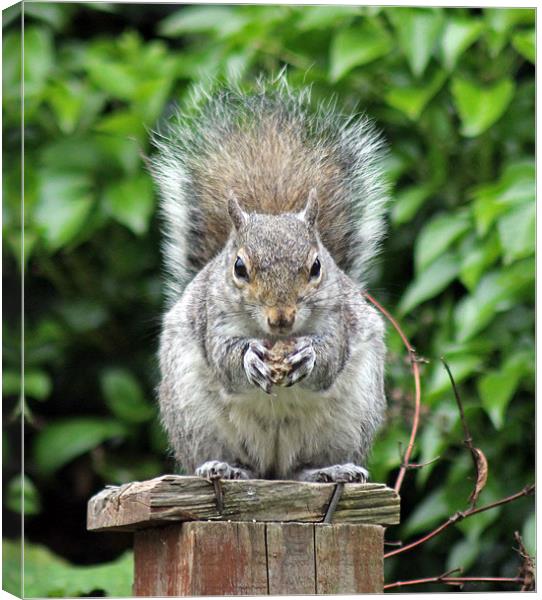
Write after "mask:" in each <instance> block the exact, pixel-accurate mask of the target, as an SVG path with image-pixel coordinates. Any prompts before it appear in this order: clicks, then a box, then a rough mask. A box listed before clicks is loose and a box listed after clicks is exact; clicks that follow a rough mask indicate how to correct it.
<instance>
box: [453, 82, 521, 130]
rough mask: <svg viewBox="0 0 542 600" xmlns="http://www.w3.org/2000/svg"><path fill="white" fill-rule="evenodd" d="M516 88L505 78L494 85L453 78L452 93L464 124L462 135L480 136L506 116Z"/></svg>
mask: <svg viewBox="0 0 542 600" xmlns="http://www.w3.org/2000/svg"><path fill="white" fill-rule="evenodd" d="M515 89H516V86H515V83H514V82H513V81H512V80H511V79H501V80H500V81H497V82H496V83H494V84H493V85H490V86H481V85H479V84H478V83H475V82H473V81H468V80H467V79H462V78H459V77H455V78H454V79H452V83H451V91H452V96H453V99H454V103H455V105H456V108H457V112H458V113H459V117H460V119H461V123H462V127H461V133H462V134H463V135H464V136H466V137H476V136H478V135H480V134H481V133H483V132H484V131H486V130H487V129H489V128H490V127H491V126H492V125H493V124H494V123H495V122H497V121H498V120H499V119H500V118H501V117H502V115H503V114H504V113H505V111H506V109H507V108H508V105H509V104H510V102H511V101H512V98H513V96H514V91H515Z"/></svg>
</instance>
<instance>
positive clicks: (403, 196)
mask: <svg viewBox="0 0 542 600" xmlns="http://www.w3.org/2000/svg"><path fill="white" fill-rule="evenodd" d="M433 192H434V186H433V185H432V184H425V185H412V186H409V187H406V188H404V189H403V190H401V191H400V192H398V193H397V195H396V197H395V201H394V203H393V208H392V212H391V220H392V222H393V223H394V224H395V225H402V224H403V223H408V222H409V221H410V220H411V219H412V217H414V216H415V215H416V213H417V212H418V210H419V209H420V208H421V207H422V206H423V204H424V203H425V202H426V201H427V200H428V199H429V198H430V197H431V194H432V193H433Z"/></svg>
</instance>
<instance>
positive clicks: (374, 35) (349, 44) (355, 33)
mask: <svg viewBox="0 0 542 600" xmlns="http://www.w3.org/2000/svg"><path fill="white" fill-rule="evenodd" d="M392 48H393V42H392V39H391V37H390V35H389V34H388V32H387V31H386V30H385V29H384V28H383V27H382V26H380V25H377V24H376V22H375V21H372V20H371V21H370V20H367V19H366V20H364V21H363V22H362V23H361V24H360V25H358V26H356V27H352V28H350V29H342V30H339V31H338V33H337V34H336V35H335V36H334V37H333V40H332V41H331V47H330V79H331V81H332V82H336V81H338V80H339V79H341V78H342V77H344V76H345V75H346V74H347V73H348V72H350V71H351V70H352V69H353V68H354V67H357V66H360V65H366V64H367V63H370V62H372V61H373V60H375V59H377V58H380V57H381V56H385V55H386V54H388V53H389V52H390V51H391V50H392Z"/></svg>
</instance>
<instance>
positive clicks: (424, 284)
mask: <svg viewBox="0 0 542 600" xmlns="http://www.w3.org/2000/svg"><path fill="white" fill-rule="evenodd" d="M458 271H459V263H458V260H457V257H456V256H455V255H453V254H450V253H446V254H443V255H442V256H440V257H439V258H437V259H436V260H435V261H434V262H433V263H431V264H430V265H429V267H427V269H425V271H423V272H421V273H420V274H419V275H417V276H416V279H415V280H414V281H413V282H412V283H411V284H410V285H409V286H408V288H407V290H406V292H405V294H404V296H403V298H402V299H401V302H400V304H399V312H400V314H402V315H404V314H406V313H408V312H409V311H411V310H412V309H413V308H415V307H416V306H418V304H421V303H422V302H425V301H426V300H429V299H430V298H433V297H434V296H436V295H437V294H439V293H440V292H442V290H444V289H445V288H446V287H447V286H448V285H449V284H450V283H451V282H452V281H453V280H454V279H455V278H456V276H457V273H458Z"/></svg>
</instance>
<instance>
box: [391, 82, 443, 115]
mask: <svg viewBox="0 0 542 600" xmlns="http://www.w3.org/2000/svg"><path fill="white" fill-rule="evenodd" d="M445 81H446V73H445V72H444V71H442V70H437V71H435V73H434V75H433V76H432V77H431V78H430V79H429V80H428V81H427V82H426V83H421V84H418V85H410V86H404V87H398V86H397V87H393V88H392V89H391V90H390V91H389V92H387V93H386V95H385V96H384V99H385V100H386V102H387V103H388V104H389V105H390V106H392V107H393V108H396V109H397V110H399V111H401V112H402V113H403V114H405V115H406V116H407V117H408V118H409V119H411V120H412V121H416V120H417V119H418V118H419V117H420V115H421V114H422V112H423V109H424V108H425V107H426V105H427V103H428V102H429V101H430V100H431V98H433V96H434V95H435V94H436V93H437V92H438V91H439V90H440V88H441V87H442V86H443V84H444V82H445Z"/></svg>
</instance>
